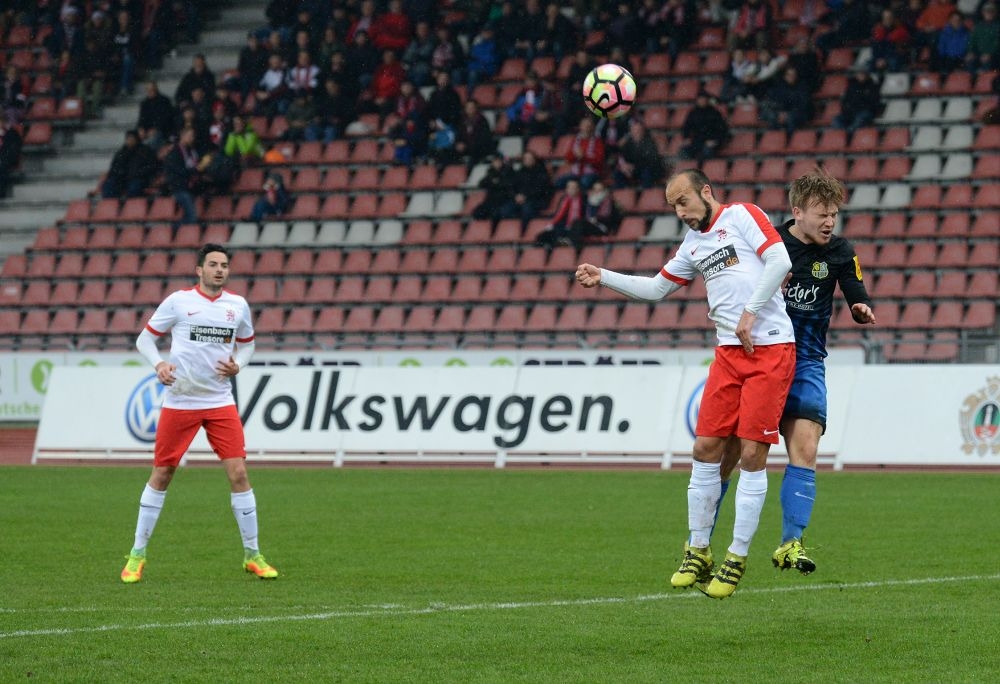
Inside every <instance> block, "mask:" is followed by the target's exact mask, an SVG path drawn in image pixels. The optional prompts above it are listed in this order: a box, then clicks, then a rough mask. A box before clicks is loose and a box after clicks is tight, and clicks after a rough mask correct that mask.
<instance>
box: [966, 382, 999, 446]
mask: <svg viewBox="0 0 1000 684" xmlns="http://www.w3.org/2000/svg"><path fill="white" fill-rule="evenodd" d="M959 421H960V422H961V428H962V439H963V441H964V442H965V443H964V444H963V445H962V451H964V452H965V453H967V454H972V453H976V454H979V455H980V456H985V455H987V454H992V455H994V456H998V455H1000V377H992V378H987V380H986V387H984V388H983V389H981V390H979V391H978V392H976V393H974V394H970V395H969V396H967V397H966V398H965V401H964V402H963V404H962V410H961V411H960V412H959Z"/></svg>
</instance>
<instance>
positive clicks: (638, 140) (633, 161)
mask: <svg viewBox="0 0 1000 684" xmlns="http://www.w3.org/2000/svg"><path fill="white" fill-rule="evenodd" d="M628 129H629V130H628V135H626V136H625V138H624V139H623V140H622V141H621V142H620V143H619V145H618V163H617V166H616V167H615V170H614V179H615V186H616V187H619V188H624V187H630V186H631V187H635V186H638V187H640V188H651V187H653V186H655V185H656V184H658V183H659V182H660V181H661V180H662V179H663V177H664V176H665V175H666V173H667V165H666V164H665V163H664V161H663V155H662V153H661V152H660V147H659V145H657V144H656V140H655V139H654V138H653V134H652V133H651V132H650V131H649V129H647V128H646V126H645V124H644V123H643V122H642V119H640V118H639V117H638V116H632V117H630V119H629V125H628Z"/></svg>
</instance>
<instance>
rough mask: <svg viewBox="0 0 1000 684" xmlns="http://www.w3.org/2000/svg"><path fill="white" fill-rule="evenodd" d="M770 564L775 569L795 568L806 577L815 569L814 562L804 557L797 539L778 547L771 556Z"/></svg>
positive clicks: (802, 549)
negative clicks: (772, 564)
mask: <svg viewBox="0 0 1000 684" xmlns="http://www.w3.org/2000/svg"><path fill="white" fill-rule="evenodd" d="M771 562H772V563H774V567H776V568H781V569H782V570H788V569H790V568H795V569H796V570H798V571H799V572H801V573H802V574H803V575H808V574H809V573H810V572H813V571H814V570H815V569H816V561H814V560H813V559H811V558H809V557H808V556H807V555H806V550H805V547H804V546H802V542H801V541H799V540H798V539H792V540H791V541H787V542H785V543H784V544H782V545H781V546H779V547H778V550H777V551H775V552H774V555H773V556H771Z"/></svg>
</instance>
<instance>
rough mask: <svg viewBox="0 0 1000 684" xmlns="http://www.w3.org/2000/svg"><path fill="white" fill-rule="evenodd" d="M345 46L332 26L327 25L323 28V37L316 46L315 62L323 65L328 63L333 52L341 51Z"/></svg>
mask: <svg viewBox="0 0 1000 684" xmlns="http://www.w3.org/2000/svg"><path fill="white" fill-rule="evenodd" d="M346 47H347V45H345V44H344V43H343V41H341V40H340V37H339V36H338V35H337V31H336V30H335V29H334V28H333V26H327V27H326V28H325V29H324V30H323V39H322V40H321V41H320V43H319V45H318V46H317V47H316V64H319V65H321V66H324V67H325V66H326V65H328V64H329V63H330V57H331V55H333V53H334V52H343V51H344V49H345V48H346Z"/></svg>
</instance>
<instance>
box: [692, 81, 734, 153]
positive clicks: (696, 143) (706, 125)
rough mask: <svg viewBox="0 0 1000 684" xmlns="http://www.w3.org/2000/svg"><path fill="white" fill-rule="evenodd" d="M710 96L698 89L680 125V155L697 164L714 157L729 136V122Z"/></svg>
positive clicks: (727, 140)
mask: <svg viewBox="0 0 1000 684" xmlns="http://www.w3.org/2000/svg"><path fill="white" fill-rule="evenodd" d="M710 98H711V96H710V95H709V94H708V92H706V91H704V90H700V91H698V96H697V97H696V98H695V101H694V107H693V108H692V109H691V111H689V112H688V113H687V116H686V117H684V125H683V126H682V127H681V137H682V138H683V145H682V146H681V157H682V158H683V159H694V160H696V161H697V163H698V164H699V165H700V164H703V163H704V162H705V160H706V159H711V158H712V157H714V156H715V155H716V154H717V153H718V151H719V150H721V149H722V148H723V147H725V145H726V143H727V142H729V137H730V134H729V124H728V123H726V120H725V118H723V116H722V113H721V112H720V111H719V110H718V108H716V107H715V106H714V105H713V104H712V102H711V99H710Z"/></svg>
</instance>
